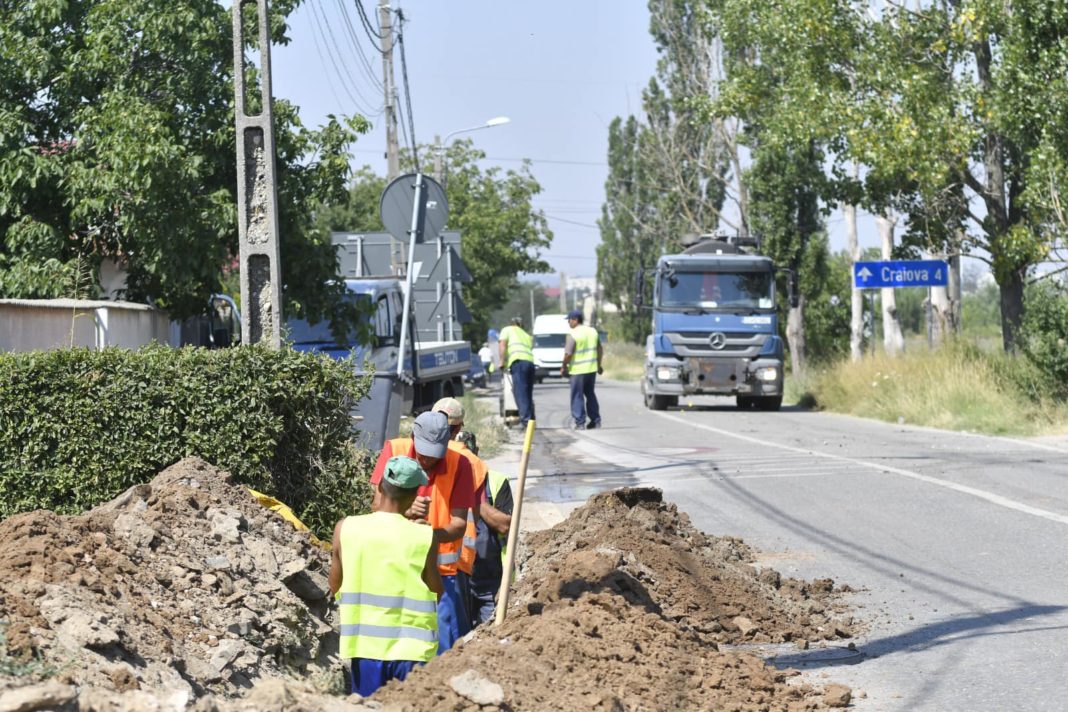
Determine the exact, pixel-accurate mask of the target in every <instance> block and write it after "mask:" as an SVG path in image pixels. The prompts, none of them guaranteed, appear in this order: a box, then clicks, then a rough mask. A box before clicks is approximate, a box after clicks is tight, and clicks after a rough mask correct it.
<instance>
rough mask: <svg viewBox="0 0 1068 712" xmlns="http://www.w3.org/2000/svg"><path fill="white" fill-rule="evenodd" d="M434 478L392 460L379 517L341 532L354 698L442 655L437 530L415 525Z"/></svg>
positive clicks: (344, 652) (339, 568) (359, 520)
mask: <svg viewBox="0 0 1068 712" xmlns="http://www.w3.org/2000/svg"><path fill="white" fill-rule="evenodd" d="M427 481H428V478H427V475H426V472H424V471H423V468H422V467H421V466H420V465H419V463H418V462H416V461H415V460H414V459H412V458H410V457H403V456H397V457H391V458H390V459H389V460H388V461H387V462H386V464H385V467H384V471H383V474H382V479H381V480H379V482H378V485H377V488H378V496H377V497H376V498H375V511H374V512H372V513H371V514H364V515H361V516H355V517H345V518H344V519H342V520H341V521H339V522H338V523H337V526H335V527H334V541H333V552H332V558H331V562H330V591H331V593H333V594H334V595H335V597H336V599H337V601H338V606H339V611H340V614H341V615H340V618H341V630H340V633H341V640H340V645H339V648H340V654H341V657H342V658H343V659H345V660H348V661H349V682H350V691H351V692H353V693H356V694H359V695H362V696H364V697H367V696H368V695H371V694H372V693H374V691H375V690H377V689H378V688H379V687H381V686H382V685H384V684H385V683H386V682H388V681H389V680H393V679H397V680H403V679H404V678H405V677H407V676H408V673H409V672H411V670H412V668H414V667H415V666H416V665H417V664H422V663H425V662H427V661H428V660H430V659H431V658H432V657H434V655H436V654H437V650H438V619H437V602H438V601H439V600H440V598H441V593H442V590H443V587H442V583H441V576H440V575H439V574H438V564H437V547H436V546H434V530H433V529H432V528H431V527H429V526H426V525H425V524H418V523H416V522H414V521H411V520H409V519H408V518H407V517H406V516H405V512H407V511H408V509H409V508H410V507H411V506H412V502H413V501H414V500H415V497H416V494H417V493H418V491H419V488H420V487H423V486H425V485H426V484H427Z"/></svg>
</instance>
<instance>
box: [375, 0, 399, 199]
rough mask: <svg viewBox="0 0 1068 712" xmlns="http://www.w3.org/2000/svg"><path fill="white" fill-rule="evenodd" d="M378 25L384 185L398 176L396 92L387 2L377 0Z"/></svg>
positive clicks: (391, 23) (391, 25)
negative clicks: (384, 138) (380, 49)
mask: <svg viewBox="0 0 1068 712" xmlns="http://www.w3.org/2000/svg"><path fill="white" fill-rule="evenodd" d="M378 25H379V33H380V34H381V35H382V91H383V92H384V94H385V107H386V114H385V118H386V183H389V182H390V181H391V180H393V179H394V178H396V177H397V176H398V175H400V146H399V144H398V142H397V106H396V103H395V101H396V92H395V91H394V89H393V22H392V18H391V17H390V8H389V0H378Z"/></svg>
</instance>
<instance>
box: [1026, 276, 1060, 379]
mask: <svg viewBox="0 0 1068 712" xmlns="http://www.w3.org/2000/svg"><path fill="white" fill-rule="evenodd" d="M1026 307H1027V308H1026V310H1025V312H1024V321H1023V327H1022V329H1021V332H1020V339H1019V343H1020V350H1021V351H1022V352H1023V353H1024V355H1026V356H1027V358H1028V360H1029V361H1031V363H1032V364H1034V366H1035V368H1036V369H1037V370H1038V371H1039V372H1040V373H1041V374H1042V376H1043V381H1044V382H1045V383H1044V384H1043V385H1044V386H1045V388H1044V389H1043V390H1045V391H1046V392H1048V393H1050V394H1052V395H1054V396H1056V397H1058V398H1062V399H1063V398H1065V397H1068V346H1066V344H1068V290H1066V289H1065V287H1064V286H1063V285H1059V284H1054V283H1051V282H1040V283H1038V284H1035V285H1033V286H1032V287H1031V288H1030V289H1028V290H1027V296H1026Z"/></svg>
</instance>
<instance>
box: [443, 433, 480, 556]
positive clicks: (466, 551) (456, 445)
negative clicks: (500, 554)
mask: <svg viewBox="0 0 1068 712" xmlns="http://www.w3.org/2000/svg"><path fill="white" fill-rule="evenodd" d="M449 450H453V451H455V452H458V453H460V454H461V455H462V456H464V457H466V458H467V461H468V463H470V464H471V478H472V479H473V480H474V483H475V492H478V488H479V487H481V486H482V483H483V482H484V481H485V480H486V475H487V474H488V473H489V468H488V467H486V463H485V462H483V460H482V458H480V457H479V456H478V455H476V454H475V453H473V452H471V451H470V450H468V449H467V446H466V445H464V444H463V443H462V442H460V441H459V440H450V441H449ZM478 505H479V503H478V502H477V501H476V502H475V506H476V507H477V506H478ZM477 537H478V529H477V528H476V527H475V516H474V513H473V512H472V511H471V510H470V509H469V510H467V529H466V530H464V538H463V539H462V540H461V544H462V546H461V548H460V563H459V567H460V570H461V571H463V572H464V573H465V574H467V575H469V576H470V575H471V572H472V571H474V568H475V554H476V552H475V539H476V538H477Z"/></svg>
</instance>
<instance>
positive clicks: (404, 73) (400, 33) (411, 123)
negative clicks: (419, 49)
mask: <svg viewBox="0 0 1068 712" xmlns="http://www.w3.org/2000/svg"><path fill="white" fill-rule="evenodd" d="M397 20H398V28H397V43H398V44H399V45H400V56H401V80H402V81H403V82H404V103H405V105H406V107H407V113H408V129H409V131H410V132H411V138H412V163H413V164H415V172H416V173H419V172H420V171H419V149H418V146H417V145H416V142H415V141H416V139H415V119H414V118H413V117H412V91H411V88H410V87H409V85H408V60H407V58H406V57H405V56H404V12H402V11H401V10H400V9H398V10H397Z"/></svg>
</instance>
